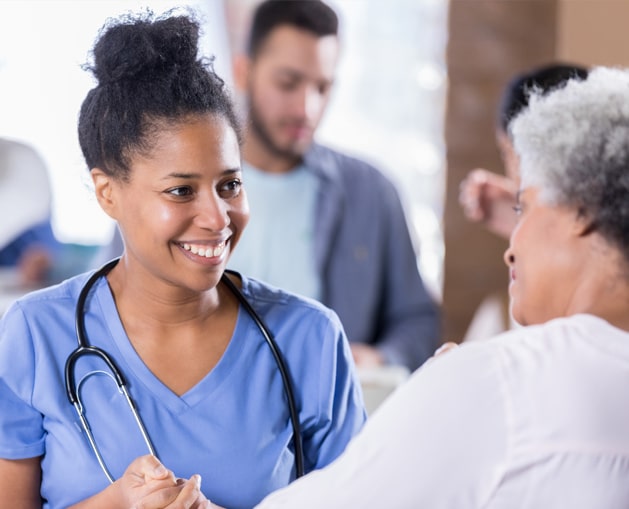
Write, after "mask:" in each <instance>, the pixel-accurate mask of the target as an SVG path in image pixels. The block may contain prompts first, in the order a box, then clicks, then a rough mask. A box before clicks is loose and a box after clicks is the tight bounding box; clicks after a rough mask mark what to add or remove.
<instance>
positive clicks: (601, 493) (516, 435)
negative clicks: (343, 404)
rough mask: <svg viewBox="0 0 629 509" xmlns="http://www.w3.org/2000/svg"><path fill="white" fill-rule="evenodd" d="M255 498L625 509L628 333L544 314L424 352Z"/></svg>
mask: <svg viewBox="0 0 629 509" xmlns="http://www.w3.org/2000/svg"><path fill="white" fill-rule="evenodd" d="M257 507H258V509H281V508H296V507H299V508H300V509H311V508H312V509H315V508H316V509H321V508H325V509H335V508H339V509H341V508H343V509H345V508H348V507H361V508H372V507H373V508H381V507H386V508H387V509H406V508H408V509H414V508H430V509H445V508H451V509H468V508H470V509H472V508H483V509H513V508H518V509H542V508H543V509H553V508H570V509H586V508H587V509H602V508H604V509H627V508H628V507H629V334H628V333H626V332H624V331H621V330H619V329H616V328H614V327H612V326H611V325H609V324H608V323H607V322H605V321H603V320H601V319H599V318H596V317H594V316H591V315H577V316H573V317H571V318H563V319H557V320H553V321H551V322H549V323H547V324H545V325H541V326H535V327H525V328H521V329H518V330H515V331H511V332H507V333H505V334H502V335H500V336H497V337H496V338H494V339H491V340H489V341H481V342H478V343H472V344H470V345H465V346H462V347H460V348H458V349H456V350H455V351H453V352H448V353H447V354H445V355H443V356H442V357H438V358H436V359H434V360H432V361H429V362H428V363H427V364H426V365H424V367H423V368H421V369H420V370H418V371H417V372H415V374H414V375H413V376H412V377H411V379H410V380H409V382H408V383H406V384H405V385H403V386H402V387H401V388H400V389H399V390H398V391H396V392H395V393H394V395H393V396H392V397H390V398H389V399H388V400H387V401H386V402H385V403H384V404H383V405H382V406H381V407H380V408H379V409H378V410H377V411H376V412H375V414H374V415H373V417H372V418H371V419H370V420H369V421H368V422H367V425H366V426H365V428H364V429H363V431H362V432H361V433H360V434H359V435H358V436H357V437H356V438H355V439H354V440H353V441H352V442H351V443H350V445H349V446H348V448H347V450H346V452H345V453H344V454H343V455H342V456H341V457H340V458H339V459H338V460H337V461H335V462H334V463H333V464H332V465H330V466H328V467H327V468H325V469H324V470H322V471H318V472H314V473H313V474H311V475H308V476H307V477H306V478H303V479H300V480H298V481H296V482H295V483H293V484H292V485H290V486H289V487H287V488H285V489H283V490H281V491H278V492H276V493H275V494H272V495H270V496H269V497H267V498H266V499H265V500H264V501H263V502H262V503H261V504H260V505H259V506H257Z"/></svg>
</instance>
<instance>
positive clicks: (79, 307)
mask: <svg viewBox="0 0 629 509" xmlns="http://www.w3.org/2000/svg"><path fill="white" fill-rule="evenodd" d="M118 261H119V259H115V260H112V261H110V262H108V263H106V264H105V265H103V267H101V268H100V269H98V270H97V271H96V272H94V274H92V275H91V276H90V278H89V279H88V280H87V282H86V283H85V285H84V286H83V288H82V289H81V292H80V294H79V298H78V300H77V304H76V312H75V329H76V337H77V342H78V346H77V348H76V349H75V350H73V351H72V352H71V353H70V355H69V356H68V358H67V360H66V364H65V385H66V392H67V396H68V400H69V401H70V403H71V404H72V405H73V406H74V408H75V409H76V411H77V413H78V415H79V418H80V419H81V425H82V427H83V429H84V431H85V433H86V435H87V437H88V440H89V442H90V446H91V447H92V449H93V451H94V454H95V455H96V458H97V459H98V463H99V464H100V466H101V468H102V469H103V471H104V472H105V475H106V476H107V478H108V479H109V481H110V482H113V477H112V475H111V473H110V472H109V470H108V469H107V466H106V465H105V461H104V459H103V457H102V455H101V454H100V451H99V449H98V445H97V444H96V441H95V440H94V437H93V435H92V432H91V430H90V426H89V423H88V422H87V419H86V417H85V416H84V415H83V405H82V403H81V398H80V395H79V388H78V387H77V383H76V378H75V366H76V363H77V361H78V360H79V359H80V358H81V357H87V356H90V355H91V356H95V357H98V358H99V359H100V360H102V361H103V362H104V363H105V364H106V365H107V367H108V368H109V371H110V372H111V375H112V377H113V378H114V380H115V382H116V384H117V385H118V388H119V390H120V392H121V393H122V394H123V395H124V396H125V399H126V400H127V403H128V404H129V407H130V408H131V412H132V413H133V416H134V418H135V420H136V422H137V424H138V427H139V429H140V431H141V433H142V436H143V438H144V441H145V442H146V445H147V447H148V449H149V452H150V453H151V454H153V455H154V456H156V453H155V449H154V447H153V444H152V443H151V440H150V437H149V435H148V433H147V431H146V428H145V426H144V423H143V422H142V419H141V417H140V414H139V413H138V411H137V408H136V406H135V404H134V402H133V400H132V399H131V397H130V395H129V392H128V391H127V388H126V383H125V379H124V377H123V375H122V372H121V371H120V369H119V368H118V366H117V365H116V364H115V362H114V361H113V359H112V358H111V357H110V356H109V355H108V354H107V353H106V352H105V351H104V350H102V349H100V348H98V347H96V346H92V345H90V344H89V343H88V341H87V334H86V331H85V303H86V301H87V296H88V294H89V292H90V290H91V289H92V287H93V286H94V284H95V283H96V281H97V280H98V279H99V278H101V277H103V276H106V275H107V273H108V272H109V271H110V270H111V269H112V268H113V267H114V266H115V265H116V264H117V263H118ZM227 273H233V274H235V275H237V276H239V275H238V274H237V273H234V272H233V271H225V273H224V274H223V276H222V278H221V281H222V282H223V284H225V286H227V287H228V289H229V290H230V291H231V292H232V293H233V295H234V296H235V297H236V298H237V300H238V301H239V303H240V304H241V305H242V306H243V307H244V308H245V310H246V311H247V313H248V314H249V315H250V316H251V318H252V320H253V321H254V322H255V324H256V326H257V327H258V328H259V329H260V332H261V333H262V336H263V337H264V339H265V341H266V343H267V344H268V346H269V348H270V349H271V352H272V354H273V358H274V360H275V362H276V364H277V367H278V370H279V372H280V375H281V378H282V384H283V386H284V392H285V395H286V399H287V403H288V410H289V414H290V421H291V425H292V428H293V447H294V449H295V450H294V453H295V473H296V476H297V477H301V476H303V475H304V451H303V443H302V437H301V426H300V423H299V412H298V410H297V404H296V402H295V395H294V391H293V384H292V382H291V379H290V374H289V371H288V368H287V367H286V362H285V361H284V358H283V357H282V353H281V351H280V349H279V347H278V346H277V343H276V342H275V340H274V339H273V335H272V334H271V331H270V330H269V329H268V327H267V326H266V325H265V323H264V322H263V321H262V318H260V316H259V315H258V313H257V312H256V311H255V309H253V306H251V304H250V303H249V301H247V299H246V297H245V296H244V295H243V294H242V292H241V291H240V289H239V288H238V287H237V286H236V285H235V284H234V283H233V282H232V281H231V280H230V279H229V277H228V276H227Z"/></svg>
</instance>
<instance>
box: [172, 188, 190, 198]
mask: <svg viewBox="0 0 629 509" xmlns="http://www.w3.org/2000/svg"><path fill="white" fill-rule="evenodd" d="M166 193H168V194H170V195H172V196H177V197H183V196H190V195H191V194H192V189H191V188H190V187H189V186H179V187H173V188H171V189H168V190H166Z"/></svg>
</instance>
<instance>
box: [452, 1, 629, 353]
mask: <svg viewBox="0 0 629 509" xmlns="http://www.w3.org/2000/svg"><path fill="white" fill-rule="evenodd" d="M627 19H629V2H625V1H618V0H596V1H593V0H508V1H505V0H473V1H470V0H452V1H451V2H450V9H449V18H448V33H449V38H448V47H447V57H446V60H447V69H448V95H447V108H446V120H445V140H446V141H445V143H446V159H447V162H446V166H447V170H446V172H447V177H446V182H447V184H446V200H445V208H444V210H445V212H444V218H443V220H444V242H445V259H444V287H443V306H444V313H445V316H444V327H445V339H446V340H452V341H461V340H462V339H464V338H467V339H475V338H477V337H486V336H487V335H488V334H492V333H494V332H497V331H499V330H501V329H504V328H506V327H508V326H509V320H508V304H507V284H508V274H507V271H506V268H505V265H504V262H503V261H502V255H503V252H504V250H505V249H506V247H507V242H506V241H502V240H501V239H499V238H497V237H496V236H494V235H492V234H490V233H488V232H487V231H485V230H484V228H483V227H482V226H479V225H475V224H471V223H470V222H468V221H467V220H466V219H465V218H464V217H463V214H462V212H461V209H460V207H459V204H458V201H457V197H458V191H459V184H460V182H461V180H462V179H463V178H464V177H465V175H466V174H467V172H468V171H469V170H470V169H472V168H475V167H483V168H487V169H491V170H494V171H496V172H498V173H502V164H501V161H500V157H499V154H498V150H497V148H496V145H495V142H494V130H495V121H496V111H497V108H498V101H499V98H500V93H501V91H502V87H503V86H504V85H505V84H506V82H507V81H508V80H509V78H510V77H511V76H513V75H514V74H516V73H519V72H521V71H525V70H527V69H529V68H532V67H534V66H537V65H542V64H545V63H549V62H552V61H556V60H561V61H565V62H570V63H574V64H582V65H613V66H629V50H628V49H627V48H628V47H629V45H628V43H629V31H627V29H626V20H627ZM479 308H480V312H478V311H479ZM474 318H476V320H474Z"/></svg>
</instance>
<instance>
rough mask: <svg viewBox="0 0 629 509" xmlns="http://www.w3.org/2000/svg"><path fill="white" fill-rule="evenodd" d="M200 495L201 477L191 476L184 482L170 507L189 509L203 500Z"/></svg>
mask: <svg viewBox="0 0 629 509" xmlns="http://www.w3.org/2000/svg"><path fill="white" fill-rule="evenodd" d="M199 497H203V494H202V493H201V476H200V475H198V474H195V475H193V476H192V477H191V478H190V479H189V480H187V481H186V482H185V484H184V485H183V487H182V488H181V491H180V492H179V494H178V495H177V498H176V499H175V500H174V501H173V503H172V507H173V509H174V508H184V509H190V508H192V507H194V506H195V505H197V504H198V502H199V500H203V498H199Z"/></svg>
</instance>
